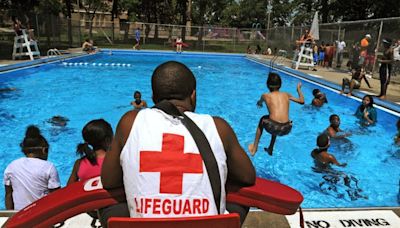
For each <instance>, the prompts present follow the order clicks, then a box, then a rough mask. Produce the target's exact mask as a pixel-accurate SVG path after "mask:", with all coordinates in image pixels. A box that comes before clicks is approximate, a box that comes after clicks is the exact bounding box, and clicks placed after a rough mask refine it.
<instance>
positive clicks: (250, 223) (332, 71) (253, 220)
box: [0, 55, 400, 228]
mask: <svg viewBox="0 0 400 228" xmlns="http://www.w3.org/2000/svg"><path fill="white" fill-rule="evenodd" d="M248 57H250V58H255V59H260V60H262V61H265V63H267V64H268V60H270V59H271V58H272V56H271V57H268V56H256V55H249V56H248ZM21 62H27V61H2V60H0V65H8V64H14V63H21ZM28 62H29V61H28ZM276 63H278V64H281V65H283V66H286V67H291V61H290V60H288V59H284V58H280V59H278V61H276ZM299 71H300V72H302V73H306V74H308V75H310V76H311V77H315V78H320V79H323V80H326V81H329V82H332V83H334V84H336V85H340V84H341V81H342V78H343V77H350V75H349V74H348V73H347V72H345V71H344V70H337V69H336V68H322V67H317V71H311V70H299ZM396 77H398V78H400V76H396ZM395 79H397V78H395V77H393V78H392V83H391V84H390V85H389V88H388V99H387V100H388V101H390V102H393V103H396V104H398V103H399V102H400V86H399V84H397V83H396V81H397V80H395ZM369 81H370V83H371V85H372V87H373V88H371V89H369V88H368V87H367V86H366V84H365V83H364V82H363V83H362V86H361V90H362V92H364V93H371V94H378V93H379V89H380V84H379V80H377V79H374V78H372V79H369ZM349 210H350V209H343V210H342V209H336V208H335V209H326V210H313V209H309V210H304V218H305V221H306V226H305V227H321V228H322V227H328V226H327V221H326V220H324V219H325V217H324V216H326V215H328V216H330V217H334V218H337V217H340V215H339V216H337V214H336V213H337V212H340V213H343V214H346V213H345V212H347V211H349ZM377 210H379V211H384V212H387V213H388V214H389V215H390V213H391V212H392V213H394V214H395V215H396V216H397V220H398V221H400V218H399V216H400V208H368V209H363V208H359V209H355V210H351V211H352V212H354V213H353V215H352V216H354V217H352V218H354V220H356V219H357V214H359V215H361V217H358V219H367V218H370V217H367V216H368V215H365V216H364V215H363V213H364V212H365V211H373V212H374V213H376V211H377ZM295 216H298V215H295ZM7 217H8V216H5V217H0V225H1V224H2V222H3V221H5V220H6V219H7ZM314 218H320V219H319V220H318V219H314ZM346 218H347V217H346ZM371 219H374V218H372V217H371ZM293 220H297V221H298V219H293V217H292V216H283V215H277V214H273V213H269V212H262V211H258V210H252V211H251V212H250V214H249V216H248V217H247V219H246V221H245V223H244V224H243V226H242V227H272V228H285V227H298V225H296V224H293V223H291V222H292V221H293ZM342 221H343V220H342ZM346 221H352V220H350V219H347V220H346ZM398 221H397V222H398ZM90 222H91V218H90V217H89V216H87V215H86V214H81V215H79V216H76V217H74V218H72V219H70V220H68V221H67V222H66V224H65V225H64V226H63V227H90ZM307 222H308V223H307ZM359 223H361V222H359ZM307 224H309V225H307ZM329 224H330V226H329V227H362V225H357V223H356V222H354V224H355V225H354V226H353V223H351V224H350V222H344V223H342V224H345V225H343V226H333V225H332V223H329ZM346 225H347V226H346ZM363 226H364V227H365V226H367V225H365V224H364V225H363ZM381 226H384V227H400V225H398V224H396V225H394V226H391V225H390V226H389V225H381ZM368 227H374V226H368ZM376 227H380V225H378V226H376Z"/></svg>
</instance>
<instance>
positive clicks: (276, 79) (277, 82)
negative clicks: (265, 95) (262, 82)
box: [267, 72, 282, 92]
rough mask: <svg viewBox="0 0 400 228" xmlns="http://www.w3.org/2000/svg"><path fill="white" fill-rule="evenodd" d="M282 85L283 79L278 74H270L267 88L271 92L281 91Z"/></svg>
mask: <svg viewBox="0 0 400 228" xmlns="http://www.w3.org/2000/svg"><path fill="white" fill-rule="evenodd" d="M281 85H282V80H281V77H280V76H279V74H278V73H275V72H270V73H269V74H268V79H267V87H268V89H269V91H271V92H273V91H279V89H280V88H281Z"/></svg>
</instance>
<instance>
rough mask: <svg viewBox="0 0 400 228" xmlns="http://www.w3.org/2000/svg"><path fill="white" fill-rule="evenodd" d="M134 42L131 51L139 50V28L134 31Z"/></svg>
mask: <svg viewBox="0 0 400 228" xmlns="http://www.w3.org/2000/svg"><path fill="white" fill-rule="evenodd" d="M135 40H136V44H135V46H133V49H135V50H140V28H139V27H137V28H136V30H135Z"/></svg>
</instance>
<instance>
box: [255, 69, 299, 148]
mask: <svg viewBox="0 0 400 228" xmlns="http://www.w3.org/2000/svg"><path fill="white" fill-rule="evenodd" d="M281 85H282V80H281V78H280V76H279V75H278V74H277V73H275V72H271V73H269V75H268V79H267V87H268V89H269V91H270V93H264V94H263V95H261V97H260V99H259V100H258V101H257V106H258V107H259V108H261V107H262V103H263V102H265V104H266V106H267V109H268V112H269V115H265V116H263V117H261V119H260V121H259V123H258V127H257V130H256V137H255V139H254V143H253V144H250V145H249V146H248V149H249V151H250V154H251V155H254V154H255V153H256V152H257V149H258V142H259V140H260V138H261V134H262V131H263V129H265V130H266V131H267V132H268V133H270V134H271V135H272V138H271V142H270V144H269V147H268V148H264V150H265V151H266V152H268V154H269V155H272V151H273V149H274V144H275V140H276V137H277V136H283V135H287V134H289V132H290V130H291V129H292V121H290V120H289V101H294V102H296V103H299V104H304V96H303V93H302V92H301V83H300V82H299V83H298V84H297V93H298V95H299V98H296V97H293V96H292V95H290V94H289V93H284V92H279V89H280V88H281Z"/></svg>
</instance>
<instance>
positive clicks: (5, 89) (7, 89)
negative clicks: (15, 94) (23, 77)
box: [0, 87, 17, 93]
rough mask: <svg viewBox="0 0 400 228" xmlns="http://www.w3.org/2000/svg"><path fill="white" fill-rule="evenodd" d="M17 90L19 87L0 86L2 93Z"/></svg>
mask: <svg viewBox="0 0 400 228" xmlns="http://www.w3.org/2000/svg"><path fill="white" fill-rule="evenodd" d="M15 90H17V88H14V87H10V88H0V93H7V92H11V91H15Z"/></svg>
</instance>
